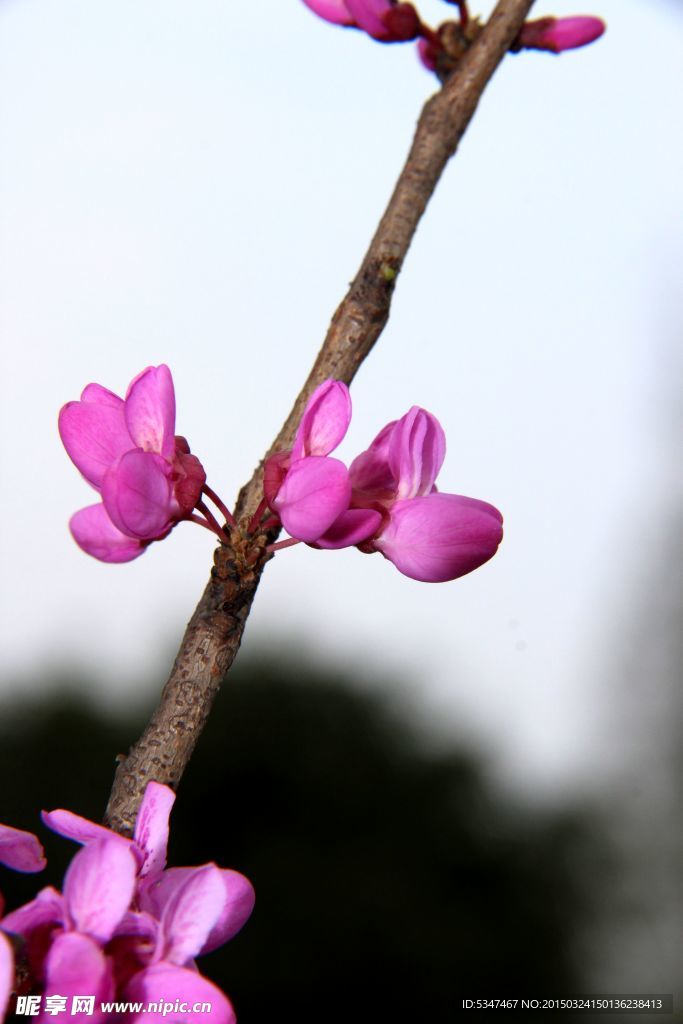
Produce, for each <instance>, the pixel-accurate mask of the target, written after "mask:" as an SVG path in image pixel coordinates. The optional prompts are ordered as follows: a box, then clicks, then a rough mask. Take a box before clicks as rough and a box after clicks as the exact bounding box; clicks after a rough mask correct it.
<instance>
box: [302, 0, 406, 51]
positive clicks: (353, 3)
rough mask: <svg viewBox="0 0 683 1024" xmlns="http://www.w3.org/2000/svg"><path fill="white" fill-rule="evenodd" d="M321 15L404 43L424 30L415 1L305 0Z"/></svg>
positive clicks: (385, 39)
mask: <svg viewBox="0 0 683 1024" xmlns="http://www.w3.org/2000/svg"><path fill="white" fill-rule="evenodd" d="M304 3H305V4H306V6H307V7H310V9H311V10H312V11H314V12H315V13H316V14H317V15H319V17H321V18H324V19H325V21H330V22H332V23H333V24H334V25H345V26H350V27H354V28H359V29H361V30H362V31H363V32H367V34H368V35H369V36H371V37H372V38H373V39H376V40H377V41H378V42H381V43H402V42H407V41H408V40H410V39H415V38H416V37H417V36H419V35H420V33H421V31H422V24H421V22H420V18H419V15H418V13H417V11H416V10H415V8H414V7H413V5H412V4H410V3H397V2H396V0H304Z"/></svg>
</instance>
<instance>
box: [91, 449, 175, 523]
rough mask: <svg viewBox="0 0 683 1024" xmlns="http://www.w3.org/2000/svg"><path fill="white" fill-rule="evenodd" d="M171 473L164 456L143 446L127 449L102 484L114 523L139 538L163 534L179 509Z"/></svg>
mask: <svg viewBox="0 0 683 1024" xmlns="http://www.w3.org/2000/svg"><path fill="white" fill-rule="evenodd" d="M171 472H172V470H171V466H170V465H169V463H168V462H166V460H165V459H163V458H162V457H161V455H155V454H154V453H153V452H143V451H141V450H140V449H139V448H136V449H135V450H134V451H132V452H126V454H125V455H124V456H123V457H122V458H121V459H119V461H118V462H117V463H115V464H114V465H113V466H112V468H111V469H110V470H109V472H108V473H107V475H106V476H105V478H104V482H103V484H102V500H103V502H104V507H105V508H106V510H107V513H108V515H109V518H110V519H111V521H112V522H113V524H114V526H116V527H118V529H119V530H121V532H122V533H125V534H127V535H128V536H130V537H135V538H137V539H138V540H158V539H160V538H161V537H163V536H164V535H165V534H166V533H167V532H168V530H169V527H170V526H171V525H172V523H173V520H174V518H175V515H176V513H177V511H178V509H177V505H176V503H175V501H174V500H173V491H172V486H171V480H170V476H171Z"/></svg>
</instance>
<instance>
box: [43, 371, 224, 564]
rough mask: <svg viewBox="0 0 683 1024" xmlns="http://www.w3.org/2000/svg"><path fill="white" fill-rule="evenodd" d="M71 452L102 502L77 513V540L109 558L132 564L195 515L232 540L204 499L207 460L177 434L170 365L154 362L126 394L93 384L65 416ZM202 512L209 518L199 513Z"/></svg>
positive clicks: (74, 519) (61, 419) (65, 440)
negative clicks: (177, 526)
mask: <svg viewBox="0 0 683 1024" xmlns="http://www.w3.org/2000/svg"><path fill="white" fill-rule="evenodd" d="M59 433H60V435H61V438H62V443H63V444H64V447H65V448H66V450H67V453H68V455H69V457H70V458H71V460H72V462H73V463H74V464H75V466H76V467H77V469H79V470H80V471H81V473H82V474H83V476H84V477H85V479H86V480H87V481H88V483H89V484H91V486H92V487H94V488H95V490H96V491H97V492H98V493H99V494H100V496H101V498H102V500H101V502H99V503H98V504H96V505H89V506H88V507H87V508H83V509H81V510H80V512H76V514H75V515H74V516H72V517H71V521H70V523H69V526H70V529H71V533H72V534H73V537H74V540H75V541H76V543H77V544H78V545H79V546H80V547H81V548H83V550H84V551H86V552H87V553H88V554H89V555H93V556H94V557H95V558H99V559H100V560H101V561H103V562H129V561H131V560H132V559H133V558H137V557H138V555H141V554H142V552H143V551H144V550H145V548H146V547H147V546H148V545H149V544H150V543H151V542H152V541H154V540H161V539H162V538H163V537H165V536H166V535H167V534H168V533H169V532H170V530H171V529H172V528H173V527H174V526H175V525H176V523H178V522H180V521H181V520H182V519H193V520H195V521H197V522H200V523H201V525H203V526H206V527H207V528H208V529H211V530H213V532H215V533H217V534H218V536H219V537H220V538H221V539H223V540H224V539H225V536H224V534H223V533H222V531H221V530H220V527H219V526H218V523H217V522H216V520H215V518H214V517H213V515H212V514H211V513H210V512H209V510H208V509H207V508H206V506H205V505H204V504H203V502H202V501H201V495H202V493H204V494H208V495H209V496H210V497H212V498H213V500H214V501H216V503H217V504H218V505H219V507H220V508H221V511H223V512H226V510H225V509H224V508H223V507H222V503H221V502H220V500H219V499H217V498H216V496H215V495H214V494H213V492H212V491H211V490H210V488H208V487H207V486H206V473H205V472H204V469H203V467H202V464H201V462H200V461H199V459H198V458H197V457H196V456H195V455H191V454H190V448H189V445H188V443H187V441H186V440H185V438H184V437H176V436H175V392H174V388H173V379H172V377H171V371H170V370H169V368H168V367H167V366H163V365H162V366H148V367H147V369H145V370H143V371H142V372H141V373H139V374H138V375H137V377H135V378H134V379H133V380H132V381H131V383H130V385H129V387H128V390H127V392H126V397H125V399H121V398H119V396H118V395H115V394H113V392H111V391H108V390H107V388H104V387H102V385H101V384H88V386H87V387H86V388H85V390H84V391H83V393H82V394H81V398H80V401H78V402H67V404H66V405H65V406H64V407H63V409H62V410H61V412H60V414H59ZM194 509H199V510H200V511H201V512H202V516H201V517H200V516H196V515H195V514H194Z"/></svg>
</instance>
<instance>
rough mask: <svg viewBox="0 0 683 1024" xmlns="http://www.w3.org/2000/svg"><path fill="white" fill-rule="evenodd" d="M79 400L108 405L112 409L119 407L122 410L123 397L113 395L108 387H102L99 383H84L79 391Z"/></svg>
mask: <svg viewBox="0 0 683 1024" xmlns="http://www.w3.org/2000/svg"><path fill="white" fill-rule="evenodd" d="M81 402H95V403H97V404H99V405H109V406H111V407H112V409H120V410H121V412H123V399H122V398H119V396H118V395H115V394H114V392H113V391H110V390H109V388H103V387H102V385H101V384H86V386H85V387H84V388H83V390H82V391H81Z"/></svg>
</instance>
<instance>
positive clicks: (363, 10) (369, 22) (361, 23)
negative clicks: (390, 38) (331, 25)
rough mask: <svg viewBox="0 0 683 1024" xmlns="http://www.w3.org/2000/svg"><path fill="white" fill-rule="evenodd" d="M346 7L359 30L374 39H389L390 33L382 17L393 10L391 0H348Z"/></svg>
mask: <svg viewBox="0 0 683 1024" xmlns="http://www.w3.org/2000/svg"><path fill="white" fill-rule="evenodd" d="M346 6H347V7H348V9H349V13H350V14H351V17H352V18H353V20H354V21H355V23H356V25H358V28H361V29H362V30H363V31H364V32H367V33H368V35H369V36H372V37H373V39H378V40H385V39H386V38H387V35H388V34H389V32H388V29H387V26H386V24H385V22H384V20H383V18H382V15H383V14H387V13H388V12H389V11H390V10H391V6H392V5H391V0H346Z"/></svg>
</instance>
